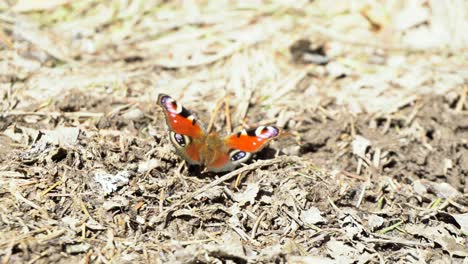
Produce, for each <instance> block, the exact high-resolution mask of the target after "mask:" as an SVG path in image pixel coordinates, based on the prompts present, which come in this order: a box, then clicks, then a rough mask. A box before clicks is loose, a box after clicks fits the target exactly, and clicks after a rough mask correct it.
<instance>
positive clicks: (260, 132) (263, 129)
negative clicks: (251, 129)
mask: <svg viewBox="0 0 468 264" xmlns="http://www.w3.org/2000/svg"><path fill="white" fill-rule="evenodd" d="M255 135H257V136H258V137H261V138H273V137H276V136H278V135H279V129H278V128H276V127H274V126H259V127H258V128H257V129H256V130H255Z"/></svg>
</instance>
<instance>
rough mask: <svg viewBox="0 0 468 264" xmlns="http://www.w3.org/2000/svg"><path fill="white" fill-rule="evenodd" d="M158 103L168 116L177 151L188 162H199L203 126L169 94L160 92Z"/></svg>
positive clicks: (172, 138)
mask: <svg viewBox="0 0 468 264" xmlns="http://www.w3.org/2000/svg"><path fill="white" fill-rule="evenodd" d="M158 104H159V105H160V106H161V107H162V109H163V112H164V115H165V116H166V123H167V125H168V126H169V129H170V131H171V132H170V139H171V142H172V144H174V146H175V148H176V150H177V153H178V154H179V155H180V156H182V158H184V159H185V160H186V161H187V162H188V163H190V164H199V162H200V148H201V145H202V144H203V139H204V138H205V131H204V130H203V128H202V127H201V126H200V125H199V124H198V122H197V120H196V119H195V117H194V116H193V115H192V114H191V113H190V112H189V111H188V110H187V109H185V108H184V107H183V106H182V105H180V104H179V103H177V101H176V100H174V99H173V98H172V97H170V96H169V95H166V94H160V95H159V96H158Z"/></svg>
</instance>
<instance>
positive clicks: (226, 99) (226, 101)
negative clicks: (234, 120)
mask: <svg viewBox="0 0 468 264" xmlns="http://www.w3.org/2000/svg"><path fill="white" fill-rule="evenodd" d="M224 114H225V115H226V129H227V133H228V134H230V133H231V132H232V124H231V110H230V109H229V95H226V96H225V97H224Z"/></svg>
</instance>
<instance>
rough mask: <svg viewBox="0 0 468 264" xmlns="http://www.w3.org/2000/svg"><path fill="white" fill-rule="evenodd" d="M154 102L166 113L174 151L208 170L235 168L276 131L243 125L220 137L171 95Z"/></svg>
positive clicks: (263, 145)
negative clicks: (248, 128) (206, 129)
mask: <svg viewBox="0 0 468 264" xmlns="http://www.w3.org/2000/svg"><path fill="white" fill-rule="evenodd" d="M158 104H159V105H160V106H161V107H162V109H163V111H164V114H165V116H166V123H167V125H168V127H169V130H170V139H171V142H172V144H173V145H174V147H175V148H176V151H177V153H178V154H179V155H180V156H181V157H182V158H183V159H184V160H186V161H187V162H188V163H189V164H192V165H201V166H203V167H205V168H206V169H207V170H208V171H213V172H222V171H229V170H233V169H235V168H236V167H238V166H239V165H240V164H241V163H243V162H245V161H247V160H248V159H249V158H250V157H251V156H252V154H253V153H255V152H258V151H260V150H261V149H263V148H264V147H265V146H266V145H267V143H268V142H269V141H270V140H272V139H273V138H276V137H277V136H279V134H280V130H279V129H278V128H277V127H274V126H260V127H257V128H255V129H250V130H245V129H244V130H242V131H240V132H238V133H235V134H233V135H230V136H227V137H220V136H219V135H218V134H217V133H216V132H212V133H209V134H207V133H206V132H205V130H204V129H203V128H202V127H201V126H200V124H199V123H198V122H197V120H196V119H195V117H194V116H193V115H192V114H190V112H189V111H188V110H187V109H185V108H184V107H183V106H182V105H180V104H179V103H177V101H176V100H174V99H173V98H172V97H170V96H168V95H165V94H160V95H159V96H158Z"/></svg>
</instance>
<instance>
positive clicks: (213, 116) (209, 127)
mask: <svg viewBox="0 0 468 264" xmlns="http://www.w3.org/2000/svg"><path fill="white" fill-rule="evenodd" d="M225 103H226V96H225V97H223V98H222V99H221V100H219V101H218V103H217V104H216V107H215V109H214V111H213V113H212V114H211V118H210V123H209V124H208V128H207V129H206V132H207V133H210V131H211V129H212V128H213V125H214V121H215V118H216V115H217V114H218V112H219V109H221V107H222V106H223V104H225ZM227 108H229V105H227ZM230 124H231V120H230V119H229V126H230Z"/></svg>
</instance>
